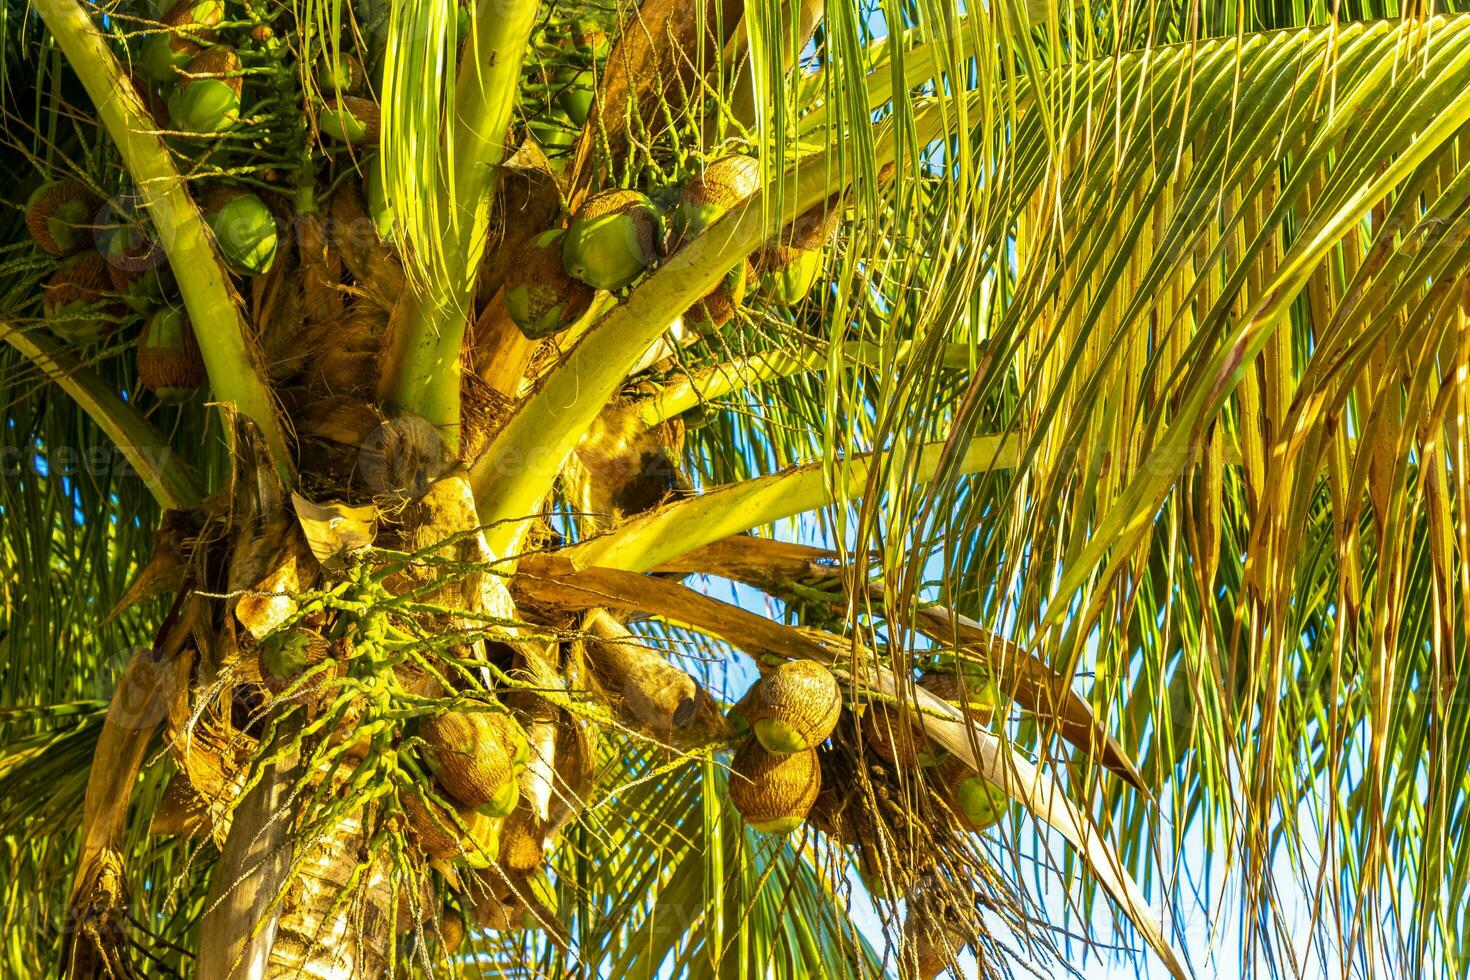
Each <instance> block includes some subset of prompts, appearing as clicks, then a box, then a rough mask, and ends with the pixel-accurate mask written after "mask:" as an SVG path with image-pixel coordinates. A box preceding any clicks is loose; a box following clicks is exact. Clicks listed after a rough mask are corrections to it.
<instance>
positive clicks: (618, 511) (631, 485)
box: [564, 407, 689, 524]
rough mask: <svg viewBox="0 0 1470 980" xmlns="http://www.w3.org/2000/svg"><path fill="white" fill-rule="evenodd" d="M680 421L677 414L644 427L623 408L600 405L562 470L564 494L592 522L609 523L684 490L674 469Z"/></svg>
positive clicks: (685, 484)
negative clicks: (565, 491) (567, 492)
mask: <svg viewBox="0 0 1470 980" xmlns="http://www.w3.org/2000/svg"><path fill="white" fill-rule="evenodd" d="M683 447H684V426H683V423H682V422H680V421H679V420H678V419H670V420H669V421H668V422H665V423H663V424H662V425H658V426H654V427H653V428H651V429H649V428H644V427H643V426H642V424H641V423H639V422H638V420H637V419H636V418H635V417H634V416H633V415H632V414H631V413H629V412H626V411H622V410H619V409H618V408H617V407H613V408H610V409H608V410H606V411H604V412H603V413H602V414H601V415H600V416H599V417H598V420H597V421H596V422H594V423H593V425H592V427H591V428H590V429H588V431H587V434H586V435H585V436H583V438H582V441H581V443H579V444H578V446H577V451H576V453H575V455H574V457H573V459H572V460H571V461H570V462H571V463H572V466H570V467H569V469H568V472H567V473H566V474H565V475H564V480H565V482H566V485H567V487H568V488H569V491H570V492H569V494H568V496H569V497H570V498H571V499H572V500H573V501H574V502H575V505H576V507H577V508H578V509H579V510H580V511H581V513H582V514H583V516H584V517H585V518H586V519H587V520H589V521H590V522H592V523H594V524H610V523H616V522H617V521H620V520H623V519H625V518H628V517H632V516H635V515H637V514H641V513H644V512H645V511H648V510H652V509H653V508H655V507H657V506H659V505H660V504H662V503H663V502H664V501H665V500H667V499H668V498H669V497H670V496H672V495H675V494H678V493H683V492H687V491H688V489H689V482H688V480H687V479H686V478H685V477H684V475H683V474H682V473H681V472H680V471H679V460H680V459H681V458H682V456H683Z"/></svg>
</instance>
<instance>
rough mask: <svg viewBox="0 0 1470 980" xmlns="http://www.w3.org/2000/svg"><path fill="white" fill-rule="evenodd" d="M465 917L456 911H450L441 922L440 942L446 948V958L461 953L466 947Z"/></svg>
mask: <svg viewBox="0 0 1470 980" xmlns="http://www.w3.org/2000/svg"><path fill="white" fill-rule="evenodd" d="M464 936H465V929H464V916H462V915H460V914H459V913H458V912H455V911H452V910H451V911H448V912H445V913H444V916H443V917H442V918H441V919H440V920H439V941H440V943H441V944H442V945H443V947H444V954H445V955H446V956H453V955H454V954H455V953H458V952H459V949H460V947H461V946H463V945H464Z"/></svg>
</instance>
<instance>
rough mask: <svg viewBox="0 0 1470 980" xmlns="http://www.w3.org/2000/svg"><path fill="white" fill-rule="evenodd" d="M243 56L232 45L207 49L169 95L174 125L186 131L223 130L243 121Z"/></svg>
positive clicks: (209, 131) (169, 113) (214, 131)
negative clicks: (241, 71)
mask: <svg viewBox="0 0 1470 980" xmlns="http://www.w3.org/2000/svg"><path fill="white" fill-rule="evenodd" d="M243 84H244V82H243V79H242V77H241V74H240V56H239V55H237V54H236V53H235V49H234V48H231V47H226V46H221V47H217V48H206V49H205V50H204V51H201V52H200V53H199V54H198V55H197V56H196V57H195V58H194V59H193V60H192V61H190V62H189V66H188V67H187V68H186V69H184V72H183V78H182V79H181V80H180V82H179V84H178V87H177V88H176V89H174V92H173V94H172V95H170V96H169V98H168V115H169V118H170V119H171V120H173V124H174V128H175V129H180V130H183V131H184V132H186V133H219V132H223V131H224V130H227V129H230V128H231V127H233V126H234V125H235V123H237V122H239V121H240V92H241V89H242V87H243Z"/></svg>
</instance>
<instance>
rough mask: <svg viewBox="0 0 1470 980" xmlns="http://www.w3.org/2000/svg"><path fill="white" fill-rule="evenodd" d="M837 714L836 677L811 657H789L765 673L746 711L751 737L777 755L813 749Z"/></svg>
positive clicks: (824, 737) (834, 724)
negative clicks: (798, 658)
mask: <svg viewBox="0 0 1470 980" xmlns="http://www.w3.org/2000/svg"><path fill="white" fill-rule="evenodd" d="M841 714H842V691H841V690H840V689H839V688H838V686H837V678H835V677H833V676H832V672H831V671H830V670H828V669H827V668H826V667H823V666H822V665H821V664H819V663H815V662H814V661H811V660H791V661H788V662H786V663H783V664H782V665H781V666H779V667H777V668H776V669H775V670H774V671H772V672H771V673H770V674H767V675H766V676H765V677H764V678H762V679H761V681H760V683H759V684H757V685H756V693H755V698H754V701H753V702H752V704H751V705H750V707H749V708H748V709H747V710H746V717H747V718H749V719H750V722H751V725H752V727H753V728H754V729H755V737H756V738H757V739H759V740H760V743H761V745H762V746H764V747H765V749H766V751H767V752H774V753H778V754H781V753H788V752H802V751H805V750H806V749H813V748H816V747H817V746H818V745H820V744H822V743H823V742H825V741H826V740H827V736H829V735H831V734H832V730H833V729H834V728H836V727H837V719H838V718H839V717H840V716H841Z"/></svg>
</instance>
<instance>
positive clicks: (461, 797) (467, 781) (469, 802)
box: [419, 711, 515, 809]
mask: <svg viewBox="0 0 1470 980" xmlns="http://www.w3.org/2000/svg"><path fill="white" fill-rule="evenodd" d="M490 717H491V716H490V715H489V714H486V713H484V712H467V711H446V712H443V713H442V714H438V715H434V716H432V717H430V718H428V719H426V720H425V721H424V722H423V723H422V724H421V725H420V726H419V737H420V738H421V739H423V740H424V743H425V749H424V755H425V759H426V761H427V762H428V764H429V768H430V769H431V770H432V771H433V773H434V780H435V782H437V783H438V784H439V785H440V786H441V787H442V788H443V789H444V792H445V793H447V794H448V795H449V796H450V798H452V799H453V800H454V801H455V802H456V803H458V804H460V805H461V806H466V807H469V808H471V809H475V808H478V807H482V806H484V805H486V804H487V803H490V802H492V801H494V800H497V799H499V798H501V797H502V796H503V795H504V794H505V793H506V792H507V790H506V786H507V784H513V783H514V781H515V772H514V769H513V768H512V763H511V754H510V752H509V751H508V750H507V747H506V745H505V744H504V743H503V742H502V741H501V739H500V736H499V733H498V732H497V731H496V726H495V724H494V723H493V722H491V721H489V718H490Z"/></svg>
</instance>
